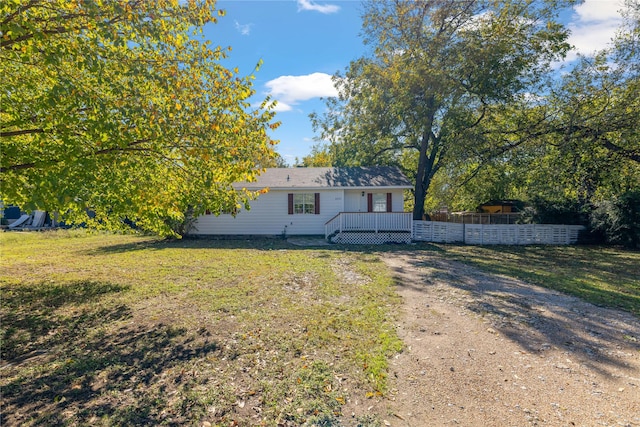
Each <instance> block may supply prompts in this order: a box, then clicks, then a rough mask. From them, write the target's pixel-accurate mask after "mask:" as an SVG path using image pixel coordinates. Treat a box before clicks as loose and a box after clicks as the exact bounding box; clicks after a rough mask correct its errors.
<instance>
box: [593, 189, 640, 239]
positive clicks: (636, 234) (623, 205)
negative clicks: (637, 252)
mask: <svg viewBox="0 0 640 427" xmlns="http://www.w3.org/2000/svg"><path fill="white" fill-rule="evenodd" d="M591 227H592V228H593V229H594V230H596V231H600V232H602V233H604V235H605V237H606V239H607V242H609V243H614V244H621V245H624V246H625V247H627V248H633V249H637V248H639V247H640V191H637V190H636V191H628V192H626V193H624V194H622V195H621V196H619V197H617V198H615V199H612V200H605V201H603V202H600V203H598V204H597V205H596V207H595V209H594V210H593V212H592V214H591Z"/></svg>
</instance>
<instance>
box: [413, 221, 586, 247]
mask: <svg viewBox="0 0 640 427" xmlns="http://www.w3.org/2000/svg"><path fill="white" fill-rule="evenodd" d="M583 229H584V227H583V226H581V225H556V224H459V223H453V222H436V221H414V222H413V240H414V241H422V242H440V243H455V242H464V243H467V244H470V245H570V244H574V243H576V242H577V241H578V234H579V233H580V230H583Z"/></svg>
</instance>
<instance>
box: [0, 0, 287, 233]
mask: <svg viewBox="0 0 640 427" xmlns="http://www.w3.org/2000/svg"><path fill="white" fill-rule="evenodd" d="M223 15H224V12H223V11H221V10H217V9H216V8H215V1H214V0H190V1H188V2H184V1H179V0H104V1H101V2H95V1H90V0H74V1H71V0H29V1H12V0H10V1H5V2H2V4H1V5H0V25H1V40H0V67H1V71H0V74H1V75H2V83H1V84H0V96H1V98H2V99H1V102H2V108H1V110H0V143H1V150H2V164H1V169H0V171H1V177H2V190H1V193H0V197H1V198H2V199H3V200H4V202H5V204H6V203H12V204H17V205H19V206H22V207H23V208H25V209H27V210H30V209H44V210H48V211H56V212H58V213H59V214H60V215H62V219H64V220H65V221H67V222H89V221H90V219H89V218H88V216H87V211H89V210H90V211H93V212H94V213H95V214H96V217H95V219H94V220H93V222H94V223H95V224H96V225H100V226H104V227H120V226H122V224H123V223H125V222H126V223H131V222H133V223H135V224H136V225H137V226H138V227H140V228H142V229H146V230H150V231H154V232H157V233H160V234H164V235H167V234H171V233H172V229H171V226H172V224H175V223H180V222H182V221H183V220H184V219H185V214H186V213H189V214H191V215H197V214H199V213H203V212H204V211H205V210H211V211H215V212H220V211H224V210H232V209H233V207H234V206H235V205H237V204H242V203H245V202H246V201H247V200H248V199H249V198H251V197H253V196H254V194H253V193H250V192H246V191H245V192H238V191H235V190H234V189H233V188H232V186H231V183H233V182H236V181H245V180H251V179H253V177H254V176H255V175H256V173H257V172H259V171H258V170H257V169H258V168H257V167H256V165H259V164H266V163H268V162H269V159H271V158H273V156H274V154H273V149H272V148H273V147H272V146H273V144H274V143H275V142H274V141H272V140H270V138H269V137H268V136H267V130H268V128H269V127H271V128H274V127H276V126H277V123H274V122H273V116H274V113H273V110H272V109H271V104H270V102H269V100H268V99H265V100H264V102H263V103H262V105H261V106H260V107H259V108H252V107H251V106H250V104H249V101H248V98H249V97H250V96H252V95H253V94H254V90H253V88H252V78H253V76H251V75H250V76H245V77H243V76H240V75H238V70H237V69H234V70H230V69H227V68H225V67H224V66H223V65H222V61H223V60H224V59H225V58H227V56H228V53H229V51H230V50H231V48H230V47H229V48H221V47H213V46H210V45H209V43H208V42H207V41H205V40H204V39H203V36H202V29H203V26H204V25H205V24H207V23H215V22H216V20H217V19H218V18H219V17H220V16H223Z"/></svg>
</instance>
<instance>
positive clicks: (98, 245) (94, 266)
mask: <svg viewBox="0 0 640 427" xmlns="http://www.w3.org/2000/svg"><path fill="white" fill-rule="evenodd" d="M0 244H1V247H2V267H1V271H0V287H1V289H0V291H1V295H2V310H1V331H0V333H1V337H2V367H1V368H2V369H0V387H1V388H2V393H3V397H2V398H3V405H4V407H3V413H4V416H3V417H4V421H5V422H7V424H8V425H11V424H14V425H18V424H19V425H27V426H29V425H160V424H164V425H201V424H202V423H203V422H205V421H206V422H209V423H211V424H212V425H261V424H262V425H300V424H302V423H304V422H305V421H309V422H315V423H317V424H318V425H334V424H335V422H336V420H337V419H338V417H339V415H340V413H341V408H342V407H343V405H344V404H345V402H347V401H348V400H349V399H358V400H360V401H362V400H366V398H367V397H371V396H375V395H376V394H381V393H383V392H384V391H385V387H386V377H385V375H386V369H387V360H388V358H389V356H390V355H392V354H394V353H395V352H397V351H399V350H400V349H401V342H400V341H399V339H398V338H397V336H396V335H395V332H394V330H393V326H392V325H393V322H394V313H396V312H397V305H398V304H399V299H398V297H397V296H396V294H395V292H394V289H393V279H392V278H391V276H390V275H389V273H388V271H387V270H386V269H385V268H384V265H383V264H382V263H380V262H377V258H376V256H375V255H373V254H367V253H364V252H362V253H359V252H349V253H345V252H343V251H341V250H335V248H334V249H332V250H314V249H297V248H295V247H293V246H290V245H287V244H286V243H284V242H281V241H278V240H273V241H261V242H260V241H259V242H249V241H241V242H237V241H236V242H233V241H226V242H225V241H208V240H184V241H173V242H170V241H160V240H157V239H154V238H149V237H136V236H123V235H108V234H91V233H85V232H82V231H63V232H56V233H1V234H0ZM342 271H349V272H350V275H348V276H343V273H342ZM367 419H368V418H367ZM363 422H364V421H363ZM234 423H237V424H234Z"/></svg>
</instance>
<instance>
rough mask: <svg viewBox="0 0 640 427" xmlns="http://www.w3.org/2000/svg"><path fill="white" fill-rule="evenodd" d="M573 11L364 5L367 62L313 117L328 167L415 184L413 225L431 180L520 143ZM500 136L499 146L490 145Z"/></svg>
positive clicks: (478, 3)
mask: <svg viewBox="0 0 640 427" xmlns="http://www.w3.org/2000/svg"><path fill="white" fill-rule="evenodd" d="M571 3H572V2H571V1H562V0H558V1H553V0H549V1H537V2H532V1H520V0H501V1H494V0H444V1H443V0H433V1H429V0H427V1H420V2H416V1H411V0H390V1H385V2H377V1H371V2H369V3H368V5H367V7H366V9H365V13H364V19H363V21H364V24H363V32H364V34H365V42H366V43H368V44H369V45H371V46H372V48H373V51H372V53H373V55H371V56H368V57H364V58H360V59H358V60H355V61H353V62H352V63H351V64H350V66H349V68H348V69H347V71H346V73H345V75H344V76H342V75H339V76H336V83H337V85H338V88H339V93H340V97H339V98H338V99H336V100H329V102H328V107H329V111H328V112H327V113H326V114H324V115H323V116H317V115H316V116H312V119H313V120H314V124H315V126H316V128H317V129H319V130H320V131H321V137H322V138H324V139H327V140H329V141H330V146H329V150H330V152H331V154H332V157H333V161H334V164H336V165H341V164H355V163H370V164H384V163H387V164H389V163H391V164H399V165H400V166H404V169H405V171H407V172H408V174H409V175H410V176H412V177H414V178H415V182H416V185H415V191H414V196H415V206H414V218H416V219H419V218H421V217H422V215H423V212H424V205H425V198H426V194H427V190H428V189H429V187H430V185H431V182H432V180H433V179H434V176H435V175H436V173H437V172H438V171H439V170H441V169H442V168H443V167H446V166H448V165H452V164H465V163H469V162H475V163H478V164H482V163H483V162H485V161H487V160H488V159H491V158H493V157H495V156H497V155H500V154H501V153H504V152H506V151H507V150H509V149H511V148H512V147H514V146H517V145H519V144H521V143H522V142H523V139H522V138H520V137H519V135H520V134H519V133H518V132H516V130H519V129H520V128H521V127H522V126H528V125H529V121H528V119H526V120H525V118H524V117H523V116H522V114H521V113H520V112H521V111H522V108H521V107H522V105H524V104H528V103H530V101H531V98H530V96H529V95H530V93H532V92H533V93H537V92H538V89H539V87H540V85H541V83H542V81H543V78H544V77H545V76H547V72H548V71H549V64H550V63H551V62H552V61H554V60H557V59H559V58H561V57H562V56H563V55H564V54H565V52H566V51H567V50H568V48H569V45H568V44H567V42H566V39H567V36H568V32H567V30H566V29H565V28H564V27H563V26H562V25H561V24H559V23H558V22H557V13H558V11H559V10H560V9H561V8H562V7H564V6H567V5H569V4H571ZM496 135H499V136H500V137H496Z"/></svg>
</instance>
